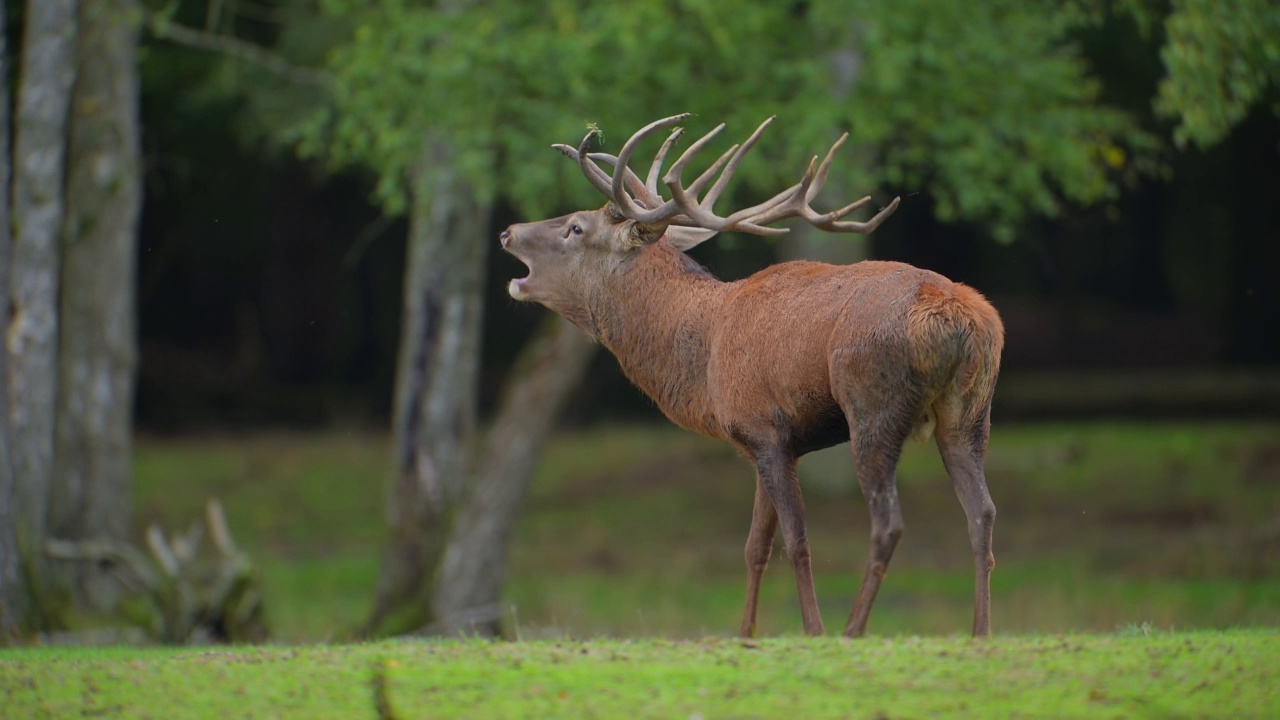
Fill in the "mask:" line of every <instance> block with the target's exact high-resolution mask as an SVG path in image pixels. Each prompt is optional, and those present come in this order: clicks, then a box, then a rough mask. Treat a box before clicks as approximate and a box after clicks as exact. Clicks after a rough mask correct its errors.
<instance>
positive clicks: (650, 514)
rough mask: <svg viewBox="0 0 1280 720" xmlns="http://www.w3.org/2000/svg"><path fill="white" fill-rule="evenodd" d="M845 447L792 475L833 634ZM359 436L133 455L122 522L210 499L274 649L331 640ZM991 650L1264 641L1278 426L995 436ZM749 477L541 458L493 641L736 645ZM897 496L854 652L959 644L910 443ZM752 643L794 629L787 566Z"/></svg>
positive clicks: (1273, 558)
mask: <svg viewBox="0 0 1280 720" xmlns="http://www.w3.org/2000/svg"><path fill="white" fill-rule="evenodd" d="M845 453H846V450H844V449H836V450H835V451H833V452H829V453H826V454H820V455H814V456H809V457H807V458H805V460H804V461H803V462H802V465H801V471H802V475H803V483H804V485H805V494H806V500H807V504H808V508H807V510H808V517H809V526H810V541H811V544H812V547H813V554H814V568H815V574H816V577H817V588H818V593H819V600H820V602H821V605H822V609H823V611H824V617H825V619H826V622H827V625H828V627H829V628H835V627H842V626H843V621H844V618H845V616H846V615H847V613H848V611H849V608H850V606H851V604H852V598H853V595H854V592H855V591H856V583H857V581H858V579H859V578H860V577H861V574H862V570H863V563H864V561H865V557H866V548H867V518H866V510H865V507H864V505H863V503H862V499H861V497H860V496H859V493H858V490H857V487H856V483H855V481H854V478H853V474H852V470H851V463H850V462H849V460H848V459H847V458H846V457H845ZM387 455H388V452H387V446H386V441H385V439H384V438H382V437H380V436H372V435H361V434H351V435H343V434H334V435H328V436H322V437H315V436H305V435H297V436H294V435H281V434H276V435H267V436H253V437H245V438H231V437H224V438H200V439H145V438H144V439H143V440H142V441H141V442H140V444H139V450H138V472H137V489H136V496H137V505H138V512H137V514H138V519H139V520H140V521H141V522H140V523H139V524H142V523H146V522H152V521H154V522H159V523H160V524H161V525H162V526H164V527H167V528H181V527H185V526H186V525H187V523H189V522H190V521H191V520H192V519H194V518H196V517H197V516H198V515H199V512H200V507H201V504H202V503H203V502H204V500H205V498H206V497H209V496H216V497H219V498H221V499H222V501H223V502H224V504H225V505H226V508H227V514H228V517H229V520H230V523H231V526H232V529H233V531H234V533H235V535H236V537H237V539H238V540H239V542H240V544H241V545H242V546H243V547H244V548H245V549H247V550H248V551H249V552H250V553H251V554H252V555H253V557H254V558H255V560H256V561H257V562H258V564H259V565H260V566H261V568H262V569H263V573H264V583H265V588H266V602H267V612H268V615H269V621H270V623H271V627H272V630H273V636H274V638H275V639H276V640H278V641H283V642H304V641H325V640H342V639H345V638H348V637H349V636H350V630H351V628H353V627H355V626H357V625H358V624H359V622H360V621H361V620H363V619H364V617H365V614H366V613H367V612H368V610H369V605H370V602H371V597H372V587H373V583H374V579H375V577H376V570H377V568H376V559H377V552H378V549H379V547H380V543H381V541H382V534H383V532H384V531H383V521H382V504H383V497H384V487H385V484H386V478H387V475H388V466H387V462H386V459H387ZM987 467H988V480H989V484H990V486H991V492H992V495H993V497H994V498H995V501H996V504H997V506H998V508H999V517H998V519H997V521H996V531H995V544H996V547H995V552H996V560H997V566H996V571H995V574H994V576H993V580H992V583H993V624H994V628H995V631H996V632H997V633H1022V634H1025V633H1064V632H1075V631H1086V632H1104V633H1105V632H1114V631H1116V630H1117V629H1119V628H1123V627H1127V626H1144V625H1145V626H1148V627H1153V628H1159V629H1162V630H1167V629H1170V628H1176V629H1197V628H1200V629H1209V628H1228V627H1240V626H1263V627H1276V626H1280V424H1276V423H1224V424H1144V425H1139V424H1118V423H1109V424H1079V423H1077V424H1053V425H1030V426H1000V427H997V428H996V431H995V434H994V435H993V438H992V442H991V451H990V455H989V458H988V463H987ZM752 483H753V476H752V474H751V471H750V469H749V468H748V467H747V465H746V463H745V462H743V461H742V460H741V459H740V458H738V457H737V456H735V455H734V454H733V453H732V451H730V450H729V449H728V448H727V446H722V445H721V444H719V443H716V442H713V441H708V440H705V439H702V438H699V437H696V436H693V435H691V434H689V433H685V432H682V431H679V430H676V429H674V428H668V427H663V426H658V427H614V428H604V429H598V430H591V431H587V432H582V433H576V434H571V435H565V436H563V437H561V438H560V439H559V440H557V441H556V442H555V443H554V444H553V446H552V447H551V448H550V451H549V453H548V456H547V458H546V460H545V462H544V463H543V464H542V467H541V468H540V470H539V472H538V474H537V476H536V478H535V480H534V483H533V487H532V489H531V494H530V497H529V500H528V503H527V507H526V511H525V513H524V515H523V516H522V519H521V522H520V525H519V527H518V529H517V533H516V537H515V538H514V541H513V547H512V557H511V572H510V579H509V583H508V592H507V597H506V602H507V604H508V611H509V615H508V618H507V623H506V624H507V626H508V628H509V629H510V630H511V632H512V633H513V634H518V635H519V636H520V637H523V638H526V639H529V638H581V637H588V638H590V637H600V636H608V637H632V636H650V637H652V636H658V637H666V638H699V637H703V636H705V635H724V634H728V633H731V632H733V631H734V630H735V629H736V627H737V623H738V619H739V613H740V611H741V603H742V592H743V584H744V579H745V570H744V567H743V561H742V545H743V542H744V541H745V537H746V530H747V526H748V525H749V522H750V514H751V500H752V491H753V485H752ZM899 483H900V486H901V493H900V494H901V498H902V506H903V512H904V514H905V517H906V522H907V529H906V533H905V534H904V536H903V538H902V541H901V542H900V543H899V546H898V551H897V553H896V554H895V556H894V559H893V564H892V567H891V568H890V572H889V575H888V577H887V578H886V580H885V584H884V586H883V587H882V589H881V594H880V597H879V599H878V600H877V603H876V608H875V611H874V612H873V614H872V617H871V624H870V628H869V631H870V632H871V633H872V634H874V635H881V636H896V635H904V634H906V635H917V634H925V635H928V634H950V633H956V632H960V631H963V630H965V629H967V628H968V625H969V622H970V618H971V614H972V569H971V565H970V559H969V551H968V542H967V536H966V534H965V522H964V515H963V513H962V511H961V510H960V507H959V504H958V502H957V501H956V499H955V497H954V494H953V493H952V491H951V488H950V482H949V480H948V479H947V477H946V475H945V473H944V472H943V469H942V466H941V463H940V461H939V460H938V459H937V453H936V452H935V451H934V449H933V447H932V445H931V444H929V445H914V444H913V445H911V446H909V447H908V451H907V453H906V455H905V457H904V458H903V461H902V464H901V467H900V471H899ZM760 629H761V632H762V634H764V635H779V634H784V633H798V632H799V630H800V620H799V611H798V606H797V603H796V600H795V590H794V585H793V582H792V579H791V573H790V570H789V568H788V567H787V564H786V561H785V557H784V556H782V555H781V554H779V555H778V556H776V557H775V561H774V563H773V565H772V567H771V568H770V571H769V573H768V574H767V575H766V582H765V586H764V589H763V592H762V608H761V617H760Z"/></svg>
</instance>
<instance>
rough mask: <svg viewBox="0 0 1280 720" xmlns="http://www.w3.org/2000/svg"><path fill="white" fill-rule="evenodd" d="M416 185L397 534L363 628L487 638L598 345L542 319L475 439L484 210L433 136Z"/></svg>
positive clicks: (394, 521)
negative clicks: (549, 456)
mask: <svg viewBox="0 0 1280 720" xmlns="http://www.w3.org/2000/svg"><path fill="white" fill-rule="evenodd" d="M413 187H414V195H413V205H412V208H411V217H410V228H409V246H408V248H407V249H406V258H407V259H406V267H405V287H404V321H403V324H402V328H401V340H400V342H401V346H400V357H399V365H398V367H397V375H396V391H395V393H396V394H395V409H394V414H393V433H394V445H395V449H394V452H395V473H396V474H395V477H394V478H393V479H392V486H391V493H390V495H389V503H390V504H389V507H388V520H389V522H390V525H391V541H390V544H389V547H388V549H387V551H386V553H385V555H384V556H383V560H382V568H381V571H380V576H379V581H378V588H377V596H376V598H375V602H374V609H373V613H372V614H371V617H370V619H369V621H368V623H367V624H366V626H365V629H364V631H365V633H366V634H374V633H387V632H408V631H411V630H418V629H422V628H426V629H427V631H429V632H432V633H436V634H450V635H452V634H455V633H457V632H467V633H475V634H484V635H493V634H496V633H497V631H498V619H499V617H500V612H499V611H498V599H499V596H500V593H501V589H502V582H503V580H504V579H505V575H506V560H507V549H508V545H509V542H510V538H511V529H512V527H513V526H514V525H515V521H516V518H517V515H518V513H519V510H520V506H521V504H522V501H523V499H524V494H525V489H526V488H527V487H528V483H529V479H530V478H531V477H532V475H533V469H534V467H535V466H536V464H537V459H538V456H539V455H540V454H541V452H542V448H543V447H544V446H545V444H546V441H547V439H548V437H549V436H550V432H551V429H552V428H553V427H554V424H553V420H554V418H555V416H556V414H557V413H558V411H559V409H560V408H561V407H562V406H563V405H564V402H565V399H566V398H567V397H568V395H569V393H570V392H571V391H572V389H573V388H574V387H575V386H576V385H577V384H578V382H579V381H580V380H581V378H582V374H583V372H584V371H585V369H586V365H587V361H588V360H589V359H590V357H591V355H592V353H593V351H594V347H595V346H594V344H592V343H591V342H590V341H589V340H588V339H587V337H586V336H585V335H583V334H582V333H581V332H580V331H579V330H578V329H577V328H575V327H573V326H572V325H569V324H568V323H565V322H562V321H560V320H559V319H558V318H557V319H554V320H553V321H552V322H550V323H549V324H548V325H547V327H546V328H544V331H543V332H541V333H539V336H538V337H537V338H536V339H535V340H534V341H532V342H531V344H530V345H529V346H528V347H527V348H526V349H525V351H524V352H523V353H522V354H521V359H520V360H519V361H517V364H516V367H517V369H516V370H513V372H512V375H511V379H510V380H509V381H508V382H507V386H506V388H505V391H504V393H503V400H502V402H501V403H500V409H499V413H498V418H497V420H496V421H495V423H494V426H493V428H492V429H491V430H490V431H489V433H488V435H487V438H486V440H485V443H484V444H483V446H480V444H479V443H478V442H477V438H476V435H477V432H476V395H477V386H476V384H477V377H478V371H479V367H480V329H481V321H482V314H483V303H484V297H483V291H484V269H485V258H486V256H487V254H488V249H489V246H490V245H491V243H492V242H493V239H492V238H490V237H489V232H488V231H489V217H490V208H489V207H488V206H487V205H485V204H483V203H479V202H477V201H476V200H475V193H474V190H473V188H472V187H471V186H470V185H469V184H468V183H467V182H466V181H465V180H462V179H461V178H459V177H458V176H457V174H456V173H455V172H454V167H453V154H452V151H451V149H450V147H449V146H448V144H447V143H445V142H443V141H441V140H436V141H434V142H430V143H429V144H428V146H427V149H426V152H425V153H424V154H423V156H422V160H421V162H420V163H419V166H418V168H417V172H416V174H415V182H414V185H413ZM477 450H478V452H477Z"/></svg>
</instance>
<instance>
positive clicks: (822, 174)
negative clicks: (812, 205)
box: [804, 133, 849, 202]
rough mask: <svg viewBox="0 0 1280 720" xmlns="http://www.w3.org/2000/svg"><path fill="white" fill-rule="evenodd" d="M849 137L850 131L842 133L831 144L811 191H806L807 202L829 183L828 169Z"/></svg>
mask: <svg viewBox="0 0 1280 720" xmlns="http://www.w3.org/2000/svg"><path fill="white" fill-rule="evenodd" d="M848 139H849V133H841V134H840V137H839V139H837V140H836V141H835V142H834V143H832V145H831V149H830V150H828V151H827V156H826V157H825V158H823V159H822V165H821V166H819V167H818V175H817V177H815V178H814V180H813V184H812V185H810V186H809V191H808V192H807V193H805V196H804V199H805V202H812V201H813V199H814V198H815V197H817V196H818V193H819V192H821V191H822V186H823V185H825V184H827V171H828V170H830V169H831V158H833V157H835V156H836V151H837V150H839V149H840V146H841V145H843V144H844V141H845V140H848Z"/></svg>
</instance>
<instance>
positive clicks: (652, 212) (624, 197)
mask: <svg viewBox="0 0 1280 720" xmlns="http://www.w3.org/2000/svg"><path fill="white" fill-rule="evenodd" d="M688 119H689V113H680V114H679V115H672V116H671V117H668V118H663V119H661V120H655V121H653V122H651V123H649V124H648V125H645V126H644V127H642V128H640V129H639V130H637V131H636V132H635V134H633V135H632V136H631V137H630V138H628V139H627V141H626V142H625V143H623V145H622V150H620V151H619V152H618V164H617V166H616V167H615V168H614V171H613V183H612V190H613V196H612V197H613V202H614V204H616V205H617V206H618V208H619V209H620V210H622V214H623V215H625V216H626V217H629V218H631V219H632V220H635V221H637V222H642V223H653V222H660V221H662V220H667V219H669V218H670V217H671V216H672V215H674V214H675V213H673V212H671V211H672V209H673V208H672V207H668V206H667V204H666V203H663V205H662V206H661V207H658V208H654V209H648V210H647V209H645V208H642V207H640V206H639V205H637V204H636V203H635V201H634V200H633V199H632V198H631V196H630V195H628V194H627V192H626V189H625V188H624V187H623V182H624V181H625V180H626V179H627V175H628V174H631V169H630V167H629V162H630V160H631V153H632V152H634V151H635V149H636V146H637V145H639V144H640V142H641V141H643V140H644V139H645V138H647V137H649V136H650V135H652V134H653V133H655V132H657V131H658V130H663V129H666V128H669V127H671V126H672V125H675V124H677V123H681V122H684V121H685V120H688ZM669 140H670V139H669V138H668V141H669ZM667 146H668V145H667V143H664V145H663V147H664V148H665V147H667ZM660 152H665V151H660ZM650 172H652V170H651V171H650ZM637 179H638V178H637Z"/></svg>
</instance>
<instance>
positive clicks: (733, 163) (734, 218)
mask: <svg viewBox="0 0 1280 720" xmlns="http://www.w3.org/2000/svg"><path fill="white" fill-rule="evenodd" d="M770 122H772V118H770V119H768V120H765V121H764V122H763V123H761V125H760V127H758V128H756V131H755V132H754V133H752V134H751V137H750V138H748V139H747V141H746V142H745V143H743V144H742V145H741V146H735V147H732V148H730V149H729V150H728V152H726V153H725V154H724V155H721V156H720V159H719V160H717V161H716V162H715V163H714V164H713V165H712V167H711V168H710V171H715V170H718V169H719V168H720V166H721V165H723V164H724V163H725V162H726V159H727V160H728V163H729V166H728V167H727V168H726V169H725V171H724V172H723V173H721V175H720V177H719V178H718V179H717V180H716V183H715V185H713V186H712V188H711V190H710V191H708V193H707V197H706V198H704V199H703V200H702V201H701V202H698V201H697V200H696V197H697V193H698V191H699V190H701V187H702V185H703V184H704V182H705V181H706V180H707V179H708V178H709V177H710V175H708V174H707V173H706V172H704V173H703V174H702V175H701V176H699V177H698V179H697V181H695V182H694V184H693V185H691V186H690V187H689V188H688V189H686V188H685V187H684V186H683V185H682V184H681V182H680V177H681V175H683V173H684V169H685V167H686V166H687V165H688V164H689V161H690V160H692V159H693V156H694V155H696V154H697V153H698V151H700V150H702V148H703V147H705V146H706V145H707V143H708V142H710V141H711V139H712V138H713V137H715V136H716V135H717V134H718V133H719V132H720V131H721V130H723V129H724V123H720V124H719V125H717V126H716V127H715V128H714V129H712V130H711V132H709V133H707V134H706V135H703V136H702V137H701V138H699V139H698V141H697V142H695V143H694V144H693V145H690V146H689V149H688V150H685V151H684V154H683V155H681V156H680V159H679V160H676V163H675V164H674V165H672V166H671V169H670V170H668V171H667V174H666V175H665V176H663V178H662V182H664V183H666V185H667V188H668V189H670V190H671V198H672V200H674V201H675V203H676V205H677V206H679V207H680V209H681V210H682V211H683V212H684V214H685V215H688V216H689V218H690V219H692V220H693V221H694V222H695V223H696V224H697V225H698V226H699V227H704V228H707V229H710V230H717V231H720V230H728V229H734V230H741V231H743V232H749V233H753V234H756V235H782V234H784V233H786V232H788V231H787V229H786V228H769V227H763V226H762V225H757V224H755V223H753V222H752V221H751V220H750V219H748V218H749V215H750V212H749V211H750V210H754V209H755V208H749V209H748V211H739V212H737V213H734V214H733V215H730V216H729V217H728V218H722V217H719V216H717V215H716V214H715V213H714V212H712V210H711V206H712V204H713V203H714V202H715V200H716V198H717V197H719V195H720V193H721V191H723V190H724V187H725V185H726V184H727V183H728V182H729V178H731V177H732V176H733V171H734V170H736V169H737V166H738V163H739V162H741V161H742V157H743V156H744V155H745V154H746V153H747V151H748V150H750V149H751V146H752V145H754V144H755V142H756V140H758V139H759V138H760V134H761V133H763V132H764V129H765V128H766V127H768V126H769V123H770ZM777 200H778V198H774V200H770V201H767V202H766V203H764V204H763V205H765V206H768V205H769V204H770V203H772V202H774V201H777ZM756 207H757V208H759V207H760V206H756Z"/></svg>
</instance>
